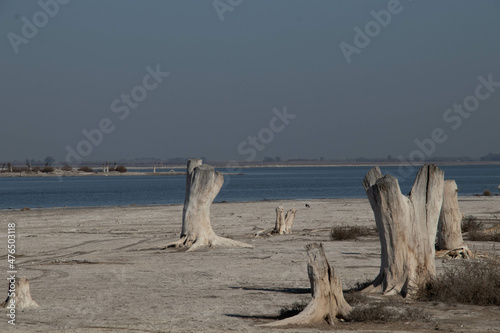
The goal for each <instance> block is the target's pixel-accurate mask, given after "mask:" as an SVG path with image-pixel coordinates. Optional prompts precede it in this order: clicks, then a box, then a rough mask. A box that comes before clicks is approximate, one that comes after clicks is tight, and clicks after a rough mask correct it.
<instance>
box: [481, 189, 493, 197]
mask: <svg viewBox="0 0 500 333" xmlns="http://www.w3.org/2000/svg"><path fill="white" fill-rule="evenodd" d="M483 195H484V196H485V197H491V195H492V194H491V191H490V190H485V191H484V192H483Z"/></svg>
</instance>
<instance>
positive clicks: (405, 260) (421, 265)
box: [363, 165, 444, 297]
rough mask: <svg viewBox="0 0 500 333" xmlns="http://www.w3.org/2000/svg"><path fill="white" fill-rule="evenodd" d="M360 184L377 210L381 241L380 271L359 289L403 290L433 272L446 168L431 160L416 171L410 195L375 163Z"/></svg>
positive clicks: (376, 216)
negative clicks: (443, 168)
mask: <svg viewBox="0 0 500 333" xmlns="http://www.w3.org/2000/svg"><path fill="white" fill-rule="evenodd" d="M363 186H364V188H365V190H366V194H367V196H368V200H369V201H370V205H371V207H372V209H373V212H374V215H375V222H376V225H377V229H378V234H379V237H380V245H381V252H382V253H381V263H380V273H379V275H378V276H377V277H376V278H375V280H373V282H372V283H371V284H370V285H369V286H368V287H366V288H365V289H363V292H381V293H383V294H389V295H391V294H398V293H399V294H401V295H402V296H403V297H406V296H407V295H408V294H409V291H411V290H412V289H413V287H415V286H417V285H419V284H420V283H423V282H424V281H426V280H427V279H428V278H430V277H432V276H435V274H436V266H435V258H434V256H435V247H434V240H435V237H436V231H437V224H438V219H439V213H440V211H441V205H442V201H443V187H444V173H443V171H442V170H441V169H439V168H438V167H436V166H434V165H425V166H423V167H422V168H420V170H419V171H418V174H417V177H416V178H415V182H414V184H413V187H412V189H411V192H410V194H409V195H408V196H404V195H403V194H401V190H400V188H399V183H398V180H397V179H396V178H394V177H393V176H391V175H387V176H382V173H381V172H380V169H379V168H378V167H376V168H373V169H371V170H370V171H369V172H368V174H367V175H366V177H365V179H364V181H363Z"/></svg>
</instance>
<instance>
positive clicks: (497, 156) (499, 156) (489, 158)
mask: <svg viewBox="0 0 500 333" xmlns="http://www.w3.org/2000/svg"><path fill="white" fill-rule="evenodd" d="M481 161H500V154H493V153H489V154H488V155H485V156H483V157H481Z"/></svg>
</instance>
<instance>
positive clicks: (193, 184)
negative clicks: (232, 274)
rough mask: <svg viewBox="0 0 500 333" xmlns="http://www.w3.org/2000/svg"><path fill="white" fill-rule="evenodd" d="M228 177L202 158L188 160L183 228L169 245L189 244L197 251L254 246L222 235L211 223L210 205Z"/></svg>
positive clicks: (189, 249) (189, 247)
mask: <svg viewBox="0 0 500 333" xmlns="http://www.w3.org/2000/svg"><path fill="white" fill-rule="evenodd" d="M223 183H224V176H222V174H220V173H219V172H217V171H215V169H214V167H212V166H210V165H202V162H201V160H200V159H191V160H188V162H187V172H186V195H185V198H184V208H183V211H182V230H181V236H180V239H179V240H178V241H177V242H174V243H171V244H168V245H167V247H176V248H179V247H187V248H188V251H194V250H196V249H198V248H200V247H205V246H207V247H212V246H235V247H253V246H252V245H248V244H245V243H242V242H238V241H235V240H232V239H229V238H224V237H219V236H217V235H216V234H215V232H214V231H213V229H212V226H211V224H210V206H211V205H212V202H213V201H214V199H215V197H216V196H217V194H218V193H219V191H220V189H221V187H222V184H223Z"/></svg>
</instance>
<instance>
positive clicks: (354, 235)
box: [330, 225, 376, 240]
mask: <svg viewBox="0 0 500 333" xmlns="http://www.w3.org/2000/svg"><path fill="white" fill-rule="evenodd" d="M375 234H376V230H375V229H373V228H369V227H362V226H358V225H355V226H349V227H347V226H337V227H333V228H332V230H331V232H330V239H331V240H356V239H358V237H362V236H370V235H375Z"/></svg>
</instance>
